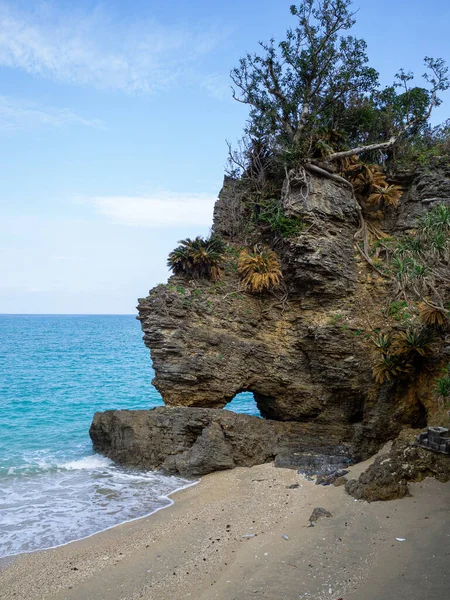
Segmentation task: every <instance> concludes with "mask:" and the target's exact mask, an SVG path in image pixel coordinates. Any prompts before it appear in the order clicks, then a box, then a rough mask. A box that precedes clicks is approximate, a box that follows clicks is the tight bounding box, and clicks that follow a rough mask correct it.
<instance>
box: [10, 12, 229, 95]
mask: <svg viewBox="0 0 450 600" xmlns="http://www.w3.org/2000/svg"><path fill="white" fill-rule="evenodd" d="M57 7H58V5H57V4H49V3H42V4H35V5H34V7H33V8H31V9H30V10H28V11H19V10H17V9H16V8H14V7H13V4H12V2H10V3H7V2H2V1H1V0H0V65H1V66H5V67H12V68H19V69H22V70H24V71H26V72H27V73H30V74H32V75H35V76H40V77H46V78H49V79H52V80H55V81H58V82H63V83H70V84H78V85H86V86H92V87H96V88H99V89H115V90H121V91H124V92H128V93H148V92H153V91H155V90H159V89H162V88H163V89H164V88H167V87H169V86H171V85H172V84H173V83H174V82H175V81H176V80H177V79H179V78H180V77H181V76H182V75H183V72H185V71H186V66H187V64H189V63H190V62H192V61H194V60H195V59H197V58H198V57H199V56H201V55H203V54H206V53H208V52H209V51H210V50H211V49H212V48H213V46H214V45H215V44H216V43H217V41H218V39H219V38H220V34H219V33H218V32H216V31H210V32H208V31H206V32H205V31H203V30H201V31H199V32H198V33H195V32H192V31H187V30H185V29H183V28H180V27H175V26H172V27H170V28H169V27H163V26H161V25H159V24H158V23H156V22H155V21H154V20H148V19H147V20H145V19H142V20H140V21H139V22H136V23H131V24H130V23H128V24H124V23H119V22H115V21H114V20H113V19H112V18H111V17H110V16H109V15H108V14H106V13H105V12H103V11H102V10H101V8H99V7H97V8H96V9H95V10H92V11H91V12H90V14H80V12H79V11H78V12H76V4H73V5H72V8H71V12H70V13H69V12H62V10H61V7H59V8H57Z"/></svg>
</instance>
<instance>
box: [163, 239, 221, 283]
mask: <svg viewBox="0 0 450 600" xmlns="http://www.w3.org/2000/svg"><path fill="white" fill-rule="evenodd" d="M178 243H179V244H180V245H179V246H178V247H177V248H175V249H174V250H172V252H171V253H170V254H169V258H168V259H167V266H168V267H169V269H171V271H172V272H173V273H175V274H176V275H184V276H186V277H192V278H193V279H198V278H201V277H203V278H207V279H211V280H212V281H218V280H219V279H220V276H221V271H222V266H223V263H224V252H225V243H224V242H223V241H222V240H221V239H220V238H218V237H217V236H214V235H212V236H211V237H210V238H208V239H204V238H202V237H201V236H197V237H196V238H195V239H193V240H191V239H190V238H186V239H185V240H180V241H179V242H178Z"/></svg>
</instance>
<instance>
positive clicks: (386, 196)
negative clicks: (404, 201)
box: [369, 185, 403, 207]
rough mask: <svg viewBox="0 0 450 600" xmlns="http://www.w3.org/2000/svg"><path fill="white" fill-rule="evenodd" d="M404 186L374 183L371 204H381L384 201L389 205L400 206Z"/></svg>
mask: <svg viewBox="0 0 450 600" xmlns="http://www.w3.org/2000/svg"><path fill="white" fill-rule="evenodd" d="M402 194H403V192H402V188H401V187H399V186H398V185H384V186H380V185H374V186H373V191H372V193H371V194H370V196H369V202H370V204H379V203H380V202H383V203H384V204H387V205H388V206H394V207H395V206H398V203H399V200H400V198H401V197H402Z"/></svg>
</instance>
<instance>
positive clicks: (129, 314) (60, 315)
mask: <svg viewBox="0 0 450 600" xmlns="http://www.w3.org/2000/svg"><path fill="white" fill-rule="evenodd" d="M137 314H138V313H137V312H136V313H3V312H0V317H133V316H135V315H137Z"/></svg>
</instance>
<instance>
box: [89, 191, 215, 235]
mask: <svg viewBox="0 0 450 600" xmlns="http://www.w3.org/2000/svg"><path fill="white" fill-rule="evenodd" d="M215 200H216V196H213V195H209V194H180V193H174V192H161V193H159V194H152V195H148V196H104V197H94V198H91V199H90V200H89V201H90V202H91V203H92V204H93V206H94V207H95V210H96V212H97V213H98V214H100V215H103V216H104V217H107V218H108V219H109V220H110V221H112V222H114V223H119V224H122V225H130V226H139V227H177V226H182V225H197V226H209V225H211V224H212V214H213V208H214V202H215Z"/></svg>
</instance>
